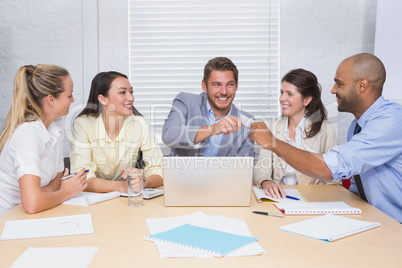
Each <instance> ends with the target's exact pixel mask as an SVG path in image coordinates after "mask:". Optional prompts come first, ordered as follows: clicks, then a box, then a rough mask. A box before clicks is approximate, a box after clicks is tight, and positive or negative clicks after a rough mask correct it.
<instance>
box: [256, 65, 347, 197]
mask: <svg viewBox="0 0 402 268" xmlns="http://www.w3.org/2000/svg"><path fill="white" fill-rule="evenodd" d="M279 102H280V104H281V106H282V117H281V118H280V119H279V120H277V121H275V122H271V123H270V124H269V128H270V130H271V131H272V133H273V134H274V135H275V137H276V138H278V139H280V140H283V141H286V142H287V143H289V144H291V145H292V146H294V147H297V148H300V149H303V150H306V151H309V152H313V153H326V152H328V151H329V150H331V149H332V148H333V147H334V146H336V145H337V144H338V140H337V136H336V133H335V130H334V127H333V125H332V123H330V122H328V121H327V120H326V118H327V113H326V110H325V107H324V104H323V103H322V101H321V86H320V84H319V83H318V80H317V77H316V76H315V75H314V74H313V73H312V72H310V71H307V70H304V69H295V70H292V71H290V72H289V73H287V74H286V75H285V76H284V77H283V78H282V89H281V96H280V98H279ZM254 181H255V182H256V184H257V185H259V186H261V188H262V189H264V191H265V193H266V194H267V195H269V196H272V197H274V198H281V197H282V198H283V197H286V194H285V192H284V190H283V187H282V185H296V184H325V182H324V181H320V180H318V179H314V178H311V177H309V176H306V175H304V174H302V173H300V172H298V171H296V170H295V169H293V168H292V167H291V166H290V165H288V164H287V163H286V162H285V161H284V160H283V159H282V158H279V157H278V156H277V155H276V154H274V153H273V152H272V151H267V150H265V149H262V148H261V150H260V155H259V158H258V162H257V164H256V167H255V169H254ZM335 183H340V181H337V182H335Z"/></svg>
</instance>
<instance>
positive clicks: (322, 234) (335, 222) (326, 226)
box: [279, 214, 381, 242]
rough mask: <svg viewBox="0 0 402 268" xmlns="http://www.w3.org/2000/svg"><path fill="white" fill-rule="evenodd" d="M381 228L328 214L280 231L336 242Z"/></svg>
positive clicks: (290, 225)
mask: <svg viewBox="0 0 402 268" xmlns="http://www.w3.org/2000/svg"><path fill="white" fill-rule="evenodd" d="M378 226H381V224H380V223H379V222H369V221H361V220H355V219H350V218H346V217H342V216H337V215H332V214H327V215H324V216H320V217H316V218H313V219H309V220H305V221H301V222H297V223H292V224H288V225H285V226H282V227H279V229H281V230H283V231H287V232H291V233H295V234H299V235H304V236H307V237H311V238H315V239H319V240H323V241H328V242H331V241H334V240H337V239H341V238H344V237H347V236H351V235H354V234H358V233H361V232H364V231H367V230H370V229H373V228H376V227H378Z"/></svg>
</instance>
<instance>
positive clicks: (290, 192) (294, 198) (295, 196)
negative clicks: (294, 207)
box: [253, 187, 306, 203]
mask: <svg viewBox="0 0 402 268" xmlns="http://www.w3.org/2000/svg"><path fill="white" fill-rule="evenodd" d="M283 190H284V191H285V194H286V195H287V196H290V198H274V197H272V196H268V195H267V194H266V193H265V192H264V190H263V189H261V188H257V187H253V191H254V194H255V198H256V199H257V201H258V202H279V203H302V202H306V201H305V200H304V198H303V196H302V195H301V194H300V192H299V190H297V189H283Z"/></svg>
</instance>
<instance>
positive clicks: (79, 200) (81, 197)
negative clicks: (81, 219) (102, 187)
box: [63, 191, 120, 206]
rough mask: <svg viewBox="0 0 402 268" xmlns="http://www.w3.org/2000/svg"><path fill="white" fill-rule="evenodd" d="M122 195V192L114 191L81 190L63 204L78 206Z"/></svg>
mask: <svg viewBox="0 0 402 268" xmlns="http://www.w3.org/2000/svg"><path fill="white" fill-rule="evenodd" d="M119 196H120V192H117V191H114V192H110V193H104V194H101V193H91V192H81V193H79V194H78V195H76V196H75V197H73V198H70V199H69V200H67V201H64V202H63V204H67V205H76V206H89V205H93V204H96V203H99V202H103V201H106V200H109V199H113V198H116V197H119Z"/></svg>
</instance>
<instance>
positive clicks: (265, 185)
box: [261, 181, 286, 198]
mask: <svg viewBox="0 0 402 268" xmlns="http://www.w3.org/2000/svg"><path fill="white" fill-rule="evenodd" d="M261 186H262V189H264V192H265V193H266V194H267V195H268V196H271V197H273V198H286V193H285V190H283V187H282V185H280V184H279V183H275V182H273V181H263V182H262V185H261Z"/></svg>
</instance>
